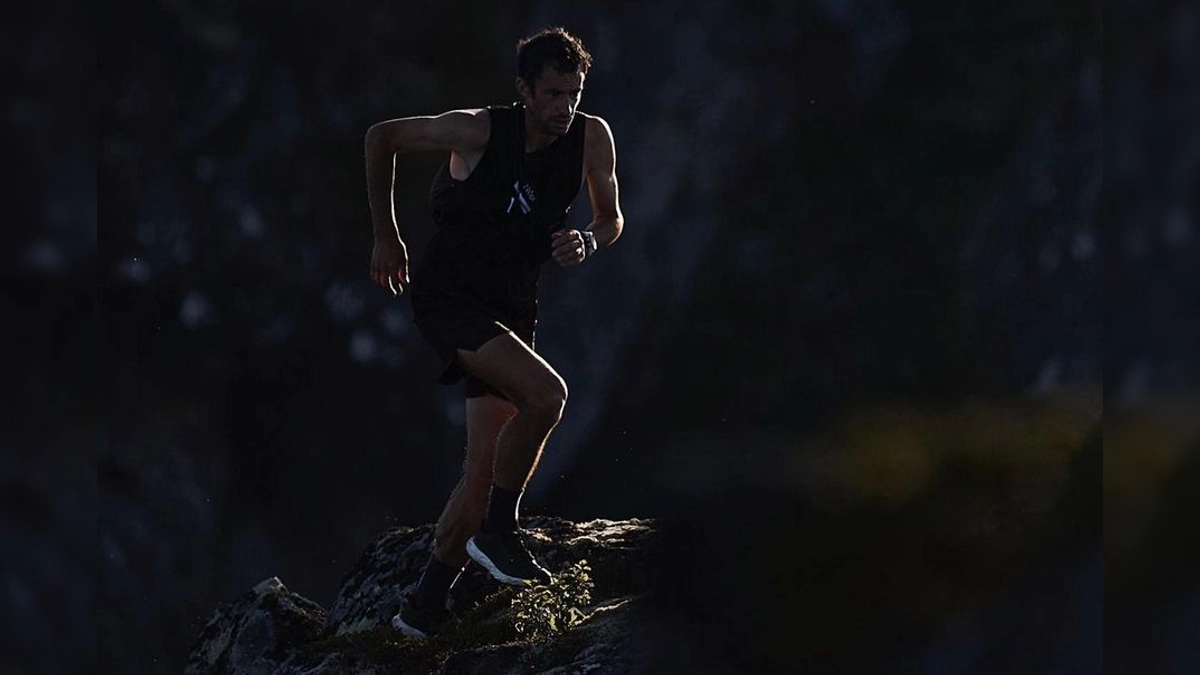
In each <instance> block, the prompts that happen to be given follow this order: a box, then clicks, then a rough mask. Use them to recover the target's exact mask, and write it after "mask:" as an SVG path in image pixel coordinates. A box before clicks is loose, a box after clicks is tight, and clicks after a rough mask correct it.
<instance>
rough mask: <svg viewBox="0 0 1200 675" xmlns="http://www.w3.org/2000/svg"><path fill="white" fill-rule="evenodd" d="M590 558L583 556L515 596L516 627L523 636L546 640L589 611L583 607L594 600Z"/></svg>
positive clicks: (513, 623)
mask: <svg viewBox="0 0 1200 675" xmlns="http://www.w3.org/2000/svg"><path fill="white" fill-rule="evenodd" d="M591 571H592V568H591V566H590V565H589V564H588V561H587V560H580V561H578V562H576V563H575V564H573V565H571V566H570V567H568V568H567V569H565V570H563V571H561V572H559V573H558V574H557V575H555V577H554V579H553V580H552V581H551V582H550V583H548V584H542V585H539V586H530V587H527V588H524V589H522V590H521V592H520V593H517V595H516V596H515V597H514V598H513V599H512V612H511V614H510V618H511V619H512V625H513V628H514V629H516V631H517V633H518V634H519V635H521V636H522V637H525V638H527V639H530V640H543V639H547V638H550V637H554V636H557V635H560V634H562V633H565V632H566V631H567V630H568V629H569V628H571V626H574V625H575V624H577V623H579V622H580V621H583V620H584V619H585V618H587V615H586V614H585V613H584V611H583V609H582V608H583V607H585V606H587V604H588V603H589V602H591V600H592V590H593V589H594V588H595V583H594V582H593V581H592V576H591Z"/></svg>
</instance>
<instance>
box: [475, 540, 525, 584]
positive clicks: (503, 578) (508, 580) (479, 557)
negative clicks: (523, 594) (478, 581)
mask: <svg viewBox="0 0 1200 675" xmlns="http://www.w3.org/2000/svg"><path fill="white" fill-rule="evenodd" d="M467 555H469V556H471V560H474V561H475V562H477V563H479V564H480V565H483V568H484V569H486V570H487V571H488V574H490V575H492V578H493V579H495V580H496V581H499V582H500V583H502V584H508V585H510V586H528V585H530V584H532V583H533V581H532V580H530V579H520V578H518V577H510V576H508V575H507V574H505V573H504V572H501V571H500V570H499V568H497V567H496V566H495V565H494V564H492V561H491V560H488V557H487V556H486V555H484V554H483V551H481V550H479V547H478V546H476V545H475V537H471V538H470V539H468V540H467Z"/></svg>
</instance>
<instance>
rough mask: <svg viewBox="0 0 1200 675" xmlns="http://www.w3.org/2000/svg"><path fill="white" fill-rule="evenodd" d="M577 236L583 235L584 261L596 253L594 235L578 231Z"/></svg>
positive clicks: (586, 231) (588, 231)
mask: <svg viewBox="0 0 1200 675" xmlns="http://www.w3.org/2000/svg"><path fill="white" fill-rule="evenodd" d="M579 234H581V235H583V257H584V259H585V260H586V259H587V258H590V257H592V254H593V253H595V252H596V235H595V234H594V233H593V232H591V231H590V230H580V231H579Z"/></svg>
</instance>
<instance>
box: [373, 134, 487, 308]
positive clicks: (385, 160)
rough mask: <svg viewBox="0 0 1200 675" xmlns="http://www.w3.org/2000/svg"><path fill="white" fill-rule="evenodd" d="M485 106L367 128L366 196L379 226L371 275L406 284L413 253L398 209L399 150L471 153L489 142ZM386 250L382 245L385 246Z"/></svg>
mask: <svg viewBox="0 0 1200 675" xmlns="http://www.w3.org/2000/svg"><path fill="white" fill-rule="evenodd" d="M490 132H491V122H490V119H489V116H488V114H487V111H486V110H452V111H450V112H446V113H442V114H441V115H437V116H423V117H402V118H400V119H394V120H388V121H386V122H379V123H378V124H373V125H371V128H369V129H367V137H366V156H367V200H368V202H369V204H370V207H371V221H372V224H373V226H374V231H375V248H376V251H375V253H373V254H372V262H371V276H372V278H374V279H375V281H376V283H379V284H380V285H381V286H383V287H384V288H389V287H394V286H395V285H400V284H402V283H407V281H408V278H407V267H408V258H407V251H406V250H405V246H404V241H403V239H402V238H401V237H400V230H399V228H398V227H397V225H396V214H395V211H394V210H393V201H392V185H393V181H394V179H395V168H396V155H398V154H402V153H406V152H416V151H420V150H440V151H443V152H445V151H450V152H454V153H458V154H459V155H470V154H473V153H478V152H481V151H482V149H483V148H484V147H485V146H486V145H487V141H488V136H489V135H490ZM381 248H382V249H384V250H382V251H381V250H380V249H381Z"/></svg>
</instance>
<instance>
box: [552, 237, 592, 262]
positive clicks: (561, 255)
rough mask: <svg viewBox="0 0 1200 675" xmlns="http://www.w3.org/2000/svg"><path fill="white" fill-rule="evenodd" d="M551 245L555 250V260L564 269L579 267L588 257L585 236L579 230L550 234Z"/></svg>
mask: <svg viewBox="0 0 1200 675" xmlns="http://www.w3.org/2000/svg"><path fill="white" fill-rule="evenodd" d="M550 245H551V246H552V247H553V248H554V259H555V260H556V261H558V264H559V265H561V266H562V267H570V266H571V265H578V264H579V263H581V262H583V259H584V258H586V257H587V250H586V249H585V248H584V243H583V235H582V234H581V233H580V232H579V230H558V231H557V232H551V233H550Z"/></svg>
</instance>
